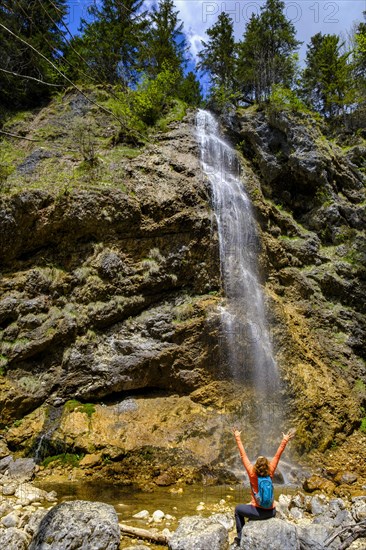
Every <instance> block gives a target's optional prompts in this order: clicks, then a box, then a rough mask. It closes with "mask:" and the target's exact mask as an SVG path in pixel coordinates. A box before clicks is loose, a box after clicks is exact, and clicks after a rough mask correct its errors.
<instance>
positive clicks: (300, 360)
mask: <svg viewBox="0 0 366 550" xmlns="http://www.w3.org/2000/svg"><path fill="white" fill-rule="evenodd" d="M225 123H226V126H227V128H228V133H229V136H230V138H231V139H232V140H233V141H235V142H236V143H237V144H238V148H239V150H240V151H241V152H242V154H243V156H244V158H245V160H244V165H245V168H244V174H245V175H244V180H245V181H246V185H247V187H248V190H249V192H250V194H251V197H252V200H253V203H254V205H255V208H256V213H257V219H258V221H259V224H260V226H261V229H262V243H263V248H262V251H261V260H262V267H263V270H262V271H263V274H264V277H265V287H266V289H267V294H268V306H269V307H268V309H269V311H270V315H271V325H272V331H273V343H274V345H275V348H276V350H277V359H278V362H279V365H280V368H281V370H282V373H283V378H284V379H285V380H286V382H287V384H288V389H289V392H290V393H291V394H292V405H293V407H294V413H295V414H296V415H297V416H298V432H297V442H298V445H299V446H300V447H302V449H303V450H305V451H309V450H310V448H311V447H313V446H315V447H316V448H317V449H318V451H321V452H322V453H323V452H324V451H325V450H326V449H329V448H331V450H332V453H333V457H334V456H335V455H336V454H337V450H338V451H339V450H340V447H341V446H342V445H343V444H344V446H345V448H347V446H349V447H352V441H354V440H356V439H357V438H358V437H360V438H361V439H362V441H363V442H364V436H363V435H362V434H361V433H360V432H357V428H358V427H359V424H360V416H361V415H362V408H360V407H362V406H363V407H364V406H365V397H366V391H365V381H366V370H365V352H366V348H365V342H366V340H365V329H366V324H365V299H364V296H365V274H366V272H365V260H366V238H365V227H366V226H365V222H366V210H365V187H364V177H363V175H362V172H361V171H360V170H359V169H358V167H357V165H356V164H355V162H357V164H362V162H363V161H362V158H364V157H362V155H360V150H361V149H362V147H360V145H359V144H357V143H356V144H355V146H354V147H347V148H346V149H345V150H342V149H341V148H340V147H338V146H337V145H335V144H334V143H331V142H330V141H328V140H327V139H326V138H325V137H324V135H323V134H322V133H321V132H320V129H319V128H318V126H317V125H315V124H314V121H313V120H312V119H311V118H310V117H308V116H307V115H296V116H295V115H290V114H289V113H286V112H282V113H272V114H270V115H269V116H268V115H265V114H263V113H258V112H251V111H250V110H248V111H244V112H243V113H242V114H241V116H239V117H234V118H229V117H227V118H226V120H225ZM350 159H352V160H353V162H350ZM363 414H364V413H363ZM355 430H356V431H355ZM351 434H353V435H351ZM355 447H356V448H357V449H358V451H356V455H357V453H358V452H360V447H358V444H356V445H355ZM358 456H359V455H358ZM323 458H324V457H323ZM348 458H349V460H351V462H352V463H353V466H354V467H356V465H357V460H358V459H357V456H356V458H355V457H354V459H353V461H352V458H351V457H348Z"/></svg>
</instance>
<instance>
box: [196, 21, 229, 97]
mask: <svg viewBox="0 0 366 550" xmlns="http://www.w3.org/2000/svg"><path fill="white" fill-rule="evenodd" d="M207 35H208V37H209V39H208V41H207V42H203V41H202V45H203V48H202V50H201V51H200V52H199V54H198V57H199V59H200V62H199V64H198V69H201V70H202V71H204V72H206V73H208V74H209V75H210V80H211V83H212V84H213V88H214V90H219V89H221V90H225V92H226V94H227V95H229V94H230V92H232V90H233V85H234V69H235V59H236V45H235V39H234V30H233V21H232V19H231V18H230V17H229V15H228V14H227V13H225V12H221V13H220V15H219V17H218V19H217V22H216V23H215V24H214V25H213V26H212V27H210V28H209V29H208V30H207Z"/></svg>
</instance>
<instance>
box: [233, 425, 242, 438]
mask: <svg viewBox="0 0 366 550" xmlns="http://www.w3.org/2000/svg"><path fill="white" fill-rule="evenodd" d="M231 431H232V432H233V434H234V436H235V437H240V434H241V431H240V430H238V428H237V427H236V426H233V427H232V428H231Z"/></svg>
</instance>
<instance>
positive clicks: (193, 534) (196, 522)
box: [168, 516, 229, 550]
mask: <svg viewBox="0 0 366 550" xmlns="http://www.w3.org/2000/svg"><path fill="white" fill-rule="evenodd" d="M228 540H229V538H228V533H227V531H226V529H225V527H223V525H221V524H220V523H219V522H217V521H215V520H212V519H211V518H202V517H199V516H192V517H186V518H182V519H181V520H180V522H179V525H178V528H177V530H176V531H175V532H174V533H173V535H172V537H171V538H170V539H169V541H168V548H169V550H198V548H199V549H200V550H212V549H213V548H215V550H227V547H228Z"/></svg>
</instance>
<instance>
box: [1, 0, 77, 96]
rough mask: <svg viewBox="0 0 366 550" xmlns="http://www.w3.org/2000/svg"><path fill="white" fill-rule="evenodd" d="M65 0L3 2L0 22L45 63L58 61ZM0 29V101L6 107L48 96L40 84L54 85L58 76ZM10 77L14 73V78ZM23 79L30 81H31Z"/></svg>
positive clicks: (18, 41) (49, 66) (61, 40)
mask: <svg viewBox="0 0 366 550" xmlns="http://www.w3.org/2000/svg"><path fill="white" fill-rule="evenodd" d="M65 15H66V0H42V2H41V1H39V0H3V1H2V2H1V4H0V21H1V23H2V24H3V25H4V27H6V29H9V30H10V31H12V33H14V35H16V36H18V37H19V38H22V39H23V40H24V41H26V42H27V43H28V44H30V45H32V46H33V47H34V48H35V49H36V50H38V51H39V52H41V53H42V54H43V55H44V56H45V57H47V59H50V60H51V61H53V62H54V61H57V60H58V59H59V58H60V56H61V51H62V49H63V31H62V25H61V24H62V21H63V19H64V17H65ZM4 27H0V68H1V69H3V70H5V71H8V72H3V71H0V86H1V87H0V100H1V101H2V102H4V103H5V104H9V103H10V104H12V105H17V104H18V103H24V104H33V103H37V102H38V101H39V100H41V99H42V98H43V97H45V96H47V95H49V92H50V88H48V87H47V86H45V85H42V84H41V83H40V82H36V80H32V78H33V79H38V80H39V81H44V82H51V83H52V82H55V81H56V80H57V78H58V76H57V73H56V72H55V70H54V69H53V68H52V67H51V65H50V64H49V63H47V61H46V60H45V59H43V58H42V57H41V56H40V55H38V54H37V53H36V52H35V51H34V50H32V48H30V47H29V46H27V45H26V44H25V43H22V42H21V41H20V40H19V39H18V38H16V37H15V36H14V35H12V34H10V33H9V32H8V30H6V29H5V28H4ZM11 73H16V74H17V75H22V76H16V75H14V74H11ZM23 77H31V78H30V79H27V78H23Z"/></svg>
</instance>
